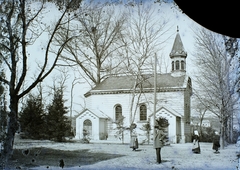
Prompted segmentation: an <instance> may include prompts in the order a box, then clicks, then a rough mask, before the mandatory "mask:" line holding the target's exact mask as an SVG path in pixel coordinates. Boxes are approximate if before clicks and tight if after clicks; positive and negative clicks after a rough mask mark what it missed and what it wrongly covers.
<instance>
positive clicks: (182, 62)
mask: <svg viewBox="0 0 240 170" xmlns="http://www.w3.org/2000/svg"><path fill="white" fill-rule="evenodd" d="M181 70H185V62H184V61H181Z"/></svg>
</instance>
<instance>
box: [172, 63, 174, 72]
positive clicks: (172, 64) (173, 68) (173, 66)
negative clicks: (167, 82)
mask: <svg viewBox="0 0 240 170" xmlns="http://www.w3.org/2000/svg"><path fill="white" fill-rule="evenodd" d="M173 70H174V61H172V71H173Z"/></svg>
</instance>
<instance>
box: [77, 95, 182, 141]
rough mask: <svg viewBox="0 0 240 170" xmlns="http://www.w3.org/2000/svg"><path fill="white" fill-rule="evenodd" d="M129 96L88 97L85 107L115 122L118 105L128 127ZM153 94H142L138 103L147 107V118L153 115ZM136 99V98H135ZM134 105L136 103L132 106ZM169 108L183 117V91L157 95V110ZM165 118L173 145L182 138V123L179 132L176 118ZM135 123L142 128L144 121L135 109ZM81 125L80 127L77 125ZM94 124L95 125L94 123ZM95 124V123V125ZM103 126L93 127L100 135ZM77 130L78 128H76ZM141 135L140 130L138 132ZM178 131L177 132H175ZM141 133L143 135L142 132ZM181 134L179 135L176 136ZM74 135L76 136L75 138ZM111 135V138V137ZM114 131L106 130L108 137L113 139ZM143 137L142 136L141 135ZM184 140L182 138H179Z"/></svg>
mask: <svg viewBox="0 0 240 170" xmlns="http://www.w3.org/2000/svg"><path fill="white" fill-rule="evenodd" d="M131 96H132V94H123V93H119V94H95V95H91V96H88V97H87V99H86V104H87V105H86V106H87V108H88V109H89V110H91V111H92V112H93V113H99V112H102V113H104V114H105V115H107V116H108V117H109V118H110V119H111V121H115V106H116V105H117V104H120V105H121V106H122V113H123V116H124V117H125V119H124V125H125V126H129V125H130V118H129V117H130V103H131ZM153 98H154V96H153V93H145V94H142V96H141V98H140V101H139V103H145V104H146V106H147V117H149V116H150V115H151V114H152V113H153ZM136 99H137V97H136ZM134 105H136V103H135V104H134ZM162 107H164V108H169V109H170V110H174V112H176V113H178V114H179V116H180V117H181V116H183V115H184V91H173V92H160V93H158V94H157V110H159V109H160V108H162ZM166 117H167V118H168V119H169V121H170V124H171V125H170V127H169V137H170V140H171V141H172V142H173V143H175V142H177V135H180V136H181V135H182V136H184V122H183V121H181V124H180V125H179V126H178V127H181V130H176V129H177V128H178V127H177V125H176V116H173V115H172V116H169V114H168V115H166ZM91 121H95V119H93V118H92V120H91ZM134 122H135V123H137V125H138V128H140V127H142V125H143V124H144V123H146V121H140V116H139V108H138V109H137V112H136V116H135V120H134ZM79 124H81V125H79ZM82 124H83V122H78V125H77V126H78V127H81V126H82ZM94 124H95V123H94ZM96 124H97V123H96ZM103 126H104V125H103V124H101V123H100V124H99V123H98V125H94V127H98V131H99V133H102V131H103ZM77 129H78V128H77ZM139 131H140V133H141V130H139ZM177 131H178V132H177ZM79 133H80V132H79V131H78V132H77V135H79ZM142 133H145V132H143V131H142ZM178 133H181V134H178ZM77 135H76V136H77ZM111 135H112V137H111ZM80 136H81V135H80ZM113 136H114V131H112V134H111V131H110V130H108V137H109V138H111V139H113ZM142 136H143V135H142ZM93 138H94V139H97V138H99V135H96V134H95V135H94V136H93ZM181 138H182V139H184V137H181Z"/></svg>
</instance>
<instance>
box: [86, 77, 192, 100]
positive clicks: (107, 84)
mask: <svg viewBox="0 0 240 170" xmlns="http://www.w3.org/2000/svg"><path fill="white" fill-rule="evenodd" d="M188 78H189V77H188V76H186V75H184V76H181V77H173V76H171V73H167V74H157V89H158V90H160V89H162V90H163V89H165V90H166V89H179V88H186V87H187V80H188ZM141 79H142V80H144V81H143V82H139V85H140V84H141V85H142V88H143V89H144V90H153V88H154V76H153V74H145V75H142V78H141ZM135 81H136V76H133V75H124V76H112V77H108V78H106V79H105V80H104V81H102V82H101V83H100V84H98V85H97V86H95V87H94V88H93V89H92V90H90V91H89V92H87V93H86V94H85V97H87V96H89V95H91V93H94V92H98V93H99V92H102V93H103V92H114V91H115V92H116V91H117V92H119V91H122V92H127V91H130V90H132V89H133V87H134V84H135ZM138 87H139V86H138Z"/></svg>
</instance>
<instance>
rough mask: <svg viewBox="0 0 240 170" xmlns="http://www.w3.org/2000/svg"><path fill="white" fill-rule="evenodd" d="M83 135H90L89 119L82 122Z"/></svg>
mask: <svg viewBox="0 0 240 170" xmlns="http://www.w3.org/2000/svg"><path fill="white" fill-rule="evenodd" d="M83 133H84V134H85V135H89V136H91V135H92V122H91V120H89V119H86V120H84V122H83Z"/></svg>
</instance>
